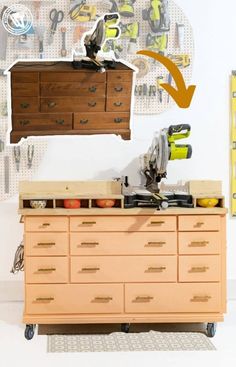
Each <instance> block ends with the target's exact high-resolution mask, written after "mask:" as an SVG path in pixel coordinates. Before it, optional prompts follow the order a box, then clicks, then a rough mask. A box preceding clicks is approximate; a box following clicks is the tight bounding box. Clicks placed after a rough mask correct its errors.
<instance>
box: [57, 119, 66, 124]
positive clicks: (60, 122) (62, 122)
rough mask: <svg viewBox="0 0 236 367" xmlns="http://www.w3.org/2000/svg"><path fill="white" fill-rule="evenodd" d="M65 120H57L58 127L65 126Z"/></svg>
mask: <svg viewBox="0 0 236 367" xmlns="http://www.w3.org/2000/svg"><path fill="white" fill-rule="evenodd" d="M64 123H65V120H56V124H57V125H64Z"/></svg>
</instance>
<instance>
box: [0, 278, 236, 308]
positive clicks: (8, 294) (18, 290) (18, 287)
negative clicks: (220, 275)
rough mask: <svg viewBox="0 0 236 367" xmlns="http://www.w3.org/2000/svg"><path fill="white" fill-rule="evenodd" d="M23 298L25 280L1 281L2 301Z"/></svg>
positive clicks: (235, 295) (232, 286)
mask: <svg viewBox="0 0 236 367" xmlns="http://www.w3.org/2000/svg"><path fill="white" fill-rule="evenodd" d="M227 299H228V301H230V300H236V279H230V280H228V282H227ZM23 300H24V283H23V281H14V282H11V281H6V282H0V302H22V301H23Z"/></svg>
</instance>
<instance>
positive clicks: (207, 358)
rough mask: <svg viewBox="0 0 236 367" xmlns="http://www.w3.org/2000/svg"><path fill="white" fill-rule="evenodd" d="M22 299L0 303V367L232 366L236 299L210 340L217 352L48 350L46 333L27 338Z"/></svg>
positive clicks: (234, 361)
mask: <svg viewBox="0 0 236 367" xmlns="http://www.w3.org/2000/svg"><path fill="white" fill-rule="evenodd" d="M22 309H23V304H22V303H21V302H14V303H13V302H12V303H0V366H4V367H13V366H16V365H19V366H24V367H28V366H33V367H38V366H40V367H42V366H57V367H59V366H63V367H64V366H65V365H66V364H67V366H68V367H71V366H77V367H81V366H86V367H93V366H96V367H99V366H103V367H108V366H109V367H110V366H111V364H112V367H118V366H119V367H120V366H122V367H123V366H129V367H132V366H135V367H139V366H142V367H143V366H156V365H162V366H163V367H168V366H174V367H180V366H181V367H185V366H188V367H189V366H191V367H194V366H198V367H199V366H214V367H218V366H235V365H236V343H235V333H236V301H230V302H229V303H228V314H227V316H226V317H225V322H224V323H221V324H218V329H217V333H216V336H215V337H214V338H213V339H211V340H212V342H213V344H214V345H215V346H216V348H217V351H216V352H215V351H212V352H128V353H127V352H123V353H114V352H113V353H73V354H69V353H64V354H48V353H47V336H45V335H35V337H34V339H33V340H31V341H27V340H25V338H24V325H22V324H21V317H22Z"/></svg>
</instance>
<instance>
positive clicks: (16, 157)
mask: <svg viewBox="0 0 236 367" xmlns="http://www.w3.org/2000/svg"><path fill="white" fill-rule="evenodd" d="M13 156H14V162H15V166H16V170H17V172H19V171H20V160H21V149H20V147H19V146H14V148H13Z"/></svg>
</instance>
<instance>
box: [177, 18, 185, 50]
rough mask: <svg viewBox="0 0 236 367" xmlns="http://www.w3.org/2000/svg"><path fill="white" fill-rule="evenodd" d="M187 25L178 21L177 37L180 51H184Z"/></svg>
mask: <svg viewBox="0 0 236 367" xmlns="http://www.w3.org/2000/svg"><path fill="white" fill-rule="evenodd" d="M184 37H185V25H184V24H183V23H176V38H177V47H178V48H179V49H180V51H183V48H184V44H185V39H184Z"/></svg>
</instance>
